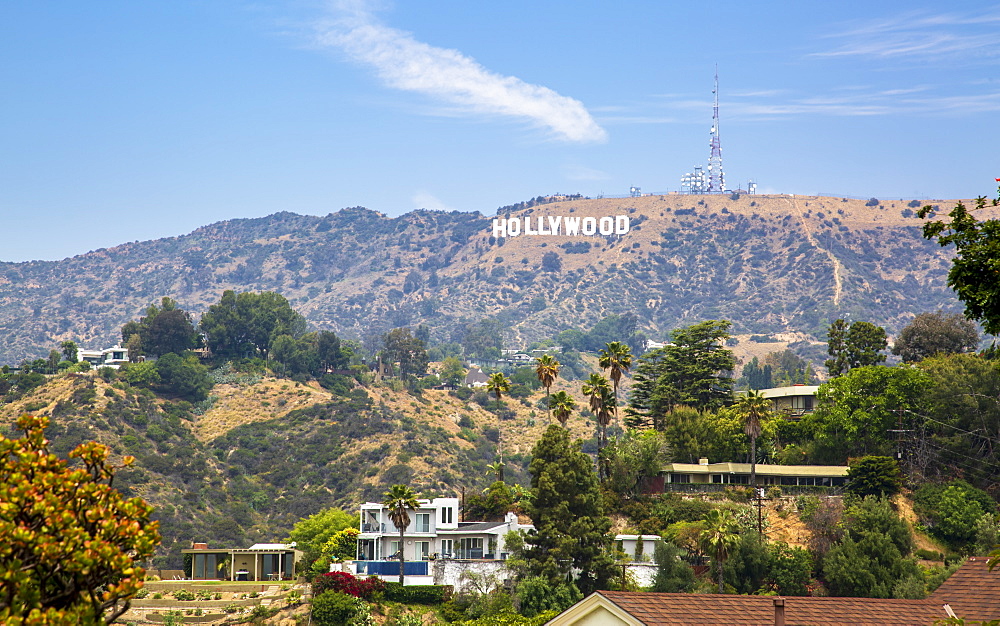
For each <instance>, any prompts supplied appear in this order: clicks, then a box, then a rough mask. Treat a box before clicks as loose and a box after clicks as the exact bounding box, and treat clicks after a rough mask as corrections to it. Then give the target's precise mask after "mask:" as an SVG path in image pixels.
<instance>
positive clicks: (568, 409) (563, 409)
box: [549, 391, 576, 428]
mask: <svg viewBox="0 0 1000 626" xmlns="http://www.w3.org/2000/svg"><path fill="white" fill-rule="evenodd" d="M575 408H576V400H574V399H573V396H571V395H569V394H568V393H566V392H565V391H557V392H555V393H554V394H552V397H551V398H549V410H555V413H556V419H557V420H559V424H560V425H562V427H563V428H566V420H568V419H569V415H570V413H572V412H573V409H575Z"/></svg>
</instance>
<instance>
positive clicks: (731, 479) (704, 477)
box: [650, 458, 848, 492]
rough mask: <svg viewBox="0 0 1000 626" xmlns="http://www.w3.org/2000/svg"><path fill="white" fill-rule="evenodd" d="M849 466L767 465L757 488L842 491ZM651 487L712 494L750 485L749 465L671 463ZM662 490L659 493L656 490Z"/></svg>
mask: <svg viewBox="0 0 1000 626" xmlns="http://www.w3.org/2000/svg"><path fill="white" fill-rule="evenodd" d="M847 470H848V468H847V466H846V465H768V464H763V463H758V464H757V467H756V471H757V484H758V485H762V486H770V485H778V486H781V487H843V486H844V485H846V484H847ZM658 478H659V479H662V481H661V480H657V481H653V482H651V483H650V487H651V489H650V490H651V491H653V492H657V491H711V490H712V487H714V488H715V489H721V488H722V487H724V486H726V485H749V484H750V464H749V463H709V462H708V459H706V458H701V459H698V463H670V464H668V465H666V466H664V468H663V470H661V472H660V476H659V477H658ZM657 487H659V489H657Z"/></svg>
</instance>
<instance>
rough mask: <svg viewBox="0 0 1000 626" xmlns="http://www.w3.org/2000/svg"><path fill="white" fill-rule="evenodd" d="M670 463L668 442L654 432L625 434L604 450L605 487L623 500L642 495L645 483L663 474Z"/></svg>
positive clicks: (602, 453) (601, 459) (629, 431)
mask: <svg viewBox="0 0 1000 626" xmlns="http://www.w3.org/2000/svg"><path fill="white" fill-rule="evenodd" d="M667 460H668V449H667V445H666V438H665V437H664V435H663V433H660V432H657V431H655V430H647V431H635V430H628V431H625V433H624V434H622V435H621V436H620V437H618V438H617V439H615V440H613V441H611V442H610V443H609V444H608V445H607V446H605V447H604V448H603V449H602V450H601V458H600V462H601V465H602V467H604V468H605V473H604V486H605V488H606V489H607V490H609V491H610V492H611V493H614V494H617V495H618V496H620V497H623V498H632V497H635V496H637V495H639V493H640V491H641V488H642V481H643V479H645V478H651V477H653V476H656V475H658V474H659V473H660V470H661V469H662V468H663V463H664V462H666V461H667Z"/></svg>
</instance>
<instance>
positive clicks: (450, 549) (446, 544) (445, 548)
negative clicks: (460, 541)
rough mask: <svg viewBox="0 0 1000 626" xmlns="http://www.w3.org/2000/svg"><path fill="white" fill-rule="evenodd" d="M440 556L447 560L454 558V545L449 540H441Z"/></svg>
mask: <svg viewBox="0 0 1000 626" xmlns="http://www.w3.org/2000/svg"><path fill="white" fill-rule="evenodd" d="M441 556H443V557H445V558H449V559H450V558H451V557H453V556H455V548H454V543H453V542H452V540H451V539H442V540H441Z"/></svg>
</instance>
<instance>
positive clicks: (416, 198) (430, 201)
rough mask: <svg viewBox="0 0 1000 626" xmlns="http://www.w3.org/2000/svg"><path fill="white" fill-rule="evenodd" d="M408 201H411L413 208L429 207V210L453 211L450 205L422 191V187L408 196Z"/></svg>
mask: <svg viewBox="0 0 1000 626" xmlns="http://www.w3.org/2000/svg"><path fill="white" fill-rule="evenodd" d="M410 202H412V203H413V208H414V209H429V210H431V211H453V210H454V209H452V208H451V207H449V206H448V205H446V204H445V203H444V202H441V200H439V199H438V198H437V197H435V196H434V195H433V194H431V193H428V192H427V191H424V190H423V189H420V190H417V191H416V192H414V193H413V196H411V197H410Z"/></svg>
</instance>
